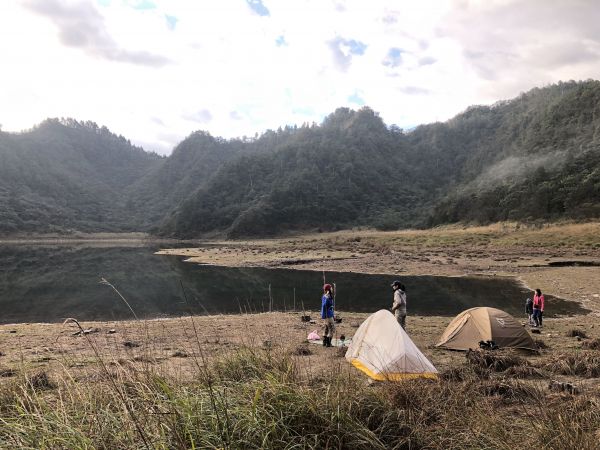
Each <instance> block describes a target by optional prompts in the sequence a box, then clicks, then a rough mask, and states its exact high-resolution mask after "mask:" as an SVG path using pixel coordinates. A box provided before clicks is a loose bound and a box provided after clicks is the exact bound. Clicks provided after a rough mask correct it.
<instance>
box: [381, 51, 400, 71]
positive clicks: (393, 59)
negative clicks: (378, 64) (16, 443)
mask: <svg viewBox="0 0 600 450" xmlns="http://www.w3.org/2000/svg"><path fill="white" fill-rule="evenodd" d="M382 64H383V65H384V66H387V67H398V66H399V65H400V64H402V49H400V48H397V47H392V48H390V49H389V50H388V52H387V55H386V57H385V59H384V60H383V63H382Z"/></svg>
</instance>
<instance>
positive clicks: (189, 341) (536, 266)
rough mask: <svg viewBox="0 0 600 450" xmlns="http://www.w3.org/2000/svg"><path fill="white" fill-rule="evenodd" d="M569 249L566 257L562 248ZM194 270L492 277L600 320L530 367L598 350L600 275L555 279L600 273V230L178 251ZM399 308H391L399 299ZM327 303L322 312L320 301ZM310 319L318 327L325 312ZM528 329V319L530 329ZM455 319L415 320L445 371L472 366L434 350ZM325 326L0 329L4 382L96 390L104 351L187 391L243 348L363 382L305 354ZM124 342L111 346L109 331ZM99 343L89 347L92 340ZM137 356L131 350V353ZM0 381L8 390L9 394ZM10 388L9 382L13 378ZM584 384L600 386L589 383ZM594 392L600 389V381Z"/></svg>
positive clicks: (283, 242) (323, 238) (329, 358)
mask: <svg viewBox="0 0 600 450" xmlns="http://www.w3.org/2000/svg"><path fill="white" fill-rule="evenodd" d="M563 242H566V243H567V244H568V246H566V247H565V246H563V245H562V243H563ZM161 253H165V254H178V255H184V256H187V257H189V258H190V260H191V261H194V262H198V263H206V264H219V265H226V266H266V267H287V268H302V269H313V270H326V271H334V270H335V271H351V272H368V273H388V274H398V275H399V276H402V275H408V274H411V275H421V274H434V275H452V276H457V275H467V274H485V275H496V276H501V275H503V276H514V277H516V278H518V279H521V280H523V281H524V282H525V283H526V284H527V285H528V286H530V287H532V288H533V287H539V288H541V289H542V290H543V291H544V292H547V293H551V294H554V295H558V296H560V297H564V298H568V299H573V300H579V301H581V302H583V303H584V305H585V306H586V307H587V308H590V309H592V310H593V312H592V313H591V314H590V315H587V316H576V317H570V318H560V319H546V320H545V321H544V324H545V326H544V329H543V331H542V334H541V335H535V336H534V337H537V338H541V339H542V340H543V341H544V342H545V343H546V344H547V345H549V346H550V349H549V350H544V351H542V354H541V355H537V356H535V355H527V357H528V358H530V359H532V360H536V359H539V358H548V357H552V356H556V355H560V354H562V353H564V352H569V353H572V352H576V351H577V350H578V349H579V348H581V344H582V343H581V342H579V341H578V340H577V339H575V338H569V337H566V334H567V331H568V330H570V329H573V328H579V329H582V330H585V331H586V333H587V334H588V335H589V336H590V337H591V338H600V319H599V318H598V317H599V316H600V298H599V297H600V267H549V266H548V263H549V262H552V261H560V260H563V261H567V260H579V261H592V262H599V261H600V224H588V225H581V226H568V227H567V228H565V227H562V228H560V229H558V230H557V229H548V228H544V229H542V230H525V231H522V230H519V229H514V228H513V229H512V230H511V229H508V230H506V229H504V228H502V227H497V228H494V227H486V228H477V229H470V230H467V231H465V230H460V229H444V230H437V231H433V232H432V231H429V232H420V231H419V232H417V231H415V232H395V233H376V232H365V231H356V232H340V233H331V234H318V235H314V236H303V237H297V238H286V239H277V240H261V241H238V242H220V243H216V245H214V243H213V245H210V246H207V247H200V248H189V249H171V250H164V251H162V252H161ZM390 297H391V296H390ZM317 302H318V300H317ZM318 306H319V305H315V306H314V308H315V309H314V310H313V311H312V312H311V313H310V314H311V316H312V317H313V318H316V317H317V312H316V308H317V307H318ZM340 314H341V316H342V317H343V322H342V323H341V324H340V326H339V327H338V335H339V334H342V333H343V334H345V335H346V336H352V335H353V334H354V330H355V329H356V327H358V325H359V324H360V323H361V322H362V320H364V318H365V317H366V314H354V313H344V312H341V313H340ZM521 319H522V318H519V320H521ZM449 321H450V318H447V317H414V316H410V311H409V318H408V327H407V331H408V333H409V335H410V336H411V338H412V339H413V340H414V342H415V343H416V344H417V346H418V347H419V348H421V349H422V351H423V352H424V353H425V354H426V355H427V356H428V357H429V358H430V359H431V360H432V362H433V363H434V364H435V365H436V366H437V367H438V369H439V370H444V369H446V368H448V367H451V366H453V365H456V364H460V363H462V361H464V354H463V353H460V352H449V351H443V350H438V349H434V348H433V347H432V345H433V344H434V343H435V342H436V341H437V339H438V337H439V336H440V335H441V333H442V332H443V330H444V329H445V327H446V325H447V324H448V323H449ZM319 322H320V321H319V320H316V321H315V323H303V322H301V321H300V314H299V313H264V314H256V315H232V316H225V315H220V316H204V317H196V318H194V319H193V321H192V319H191V318H181V319H166V320H151V321H145V322H101V323H100V322H98V323H91V322H88V323H83V324H82V326H83V327H84V328H86V329H95V330H94V332H92V333H90V334H88V335H87V336H74V335H73V333H74V332H76V331H77V329H76V328H74V326H73V324H66V325H61V324H14V325H2V326H0V352H1V353H2V355H1V356H0V375H2V374H3V373H4V374H7V375H10V374H11V373H12V374H15V375H17V374H18V373H20V372H23V371H25V370H28V369H31V368H35V367H42V368H44V369H45V370H49V371H50V372H52V371H54V370H57V369H62V368H64V367H67V368H69V372H70V373H71V374H72V376H73V377H75V378H76V379H81V380H93V379H94V377H95V376H97V373H98V371H99V365H98V358H97V355H96V353H95V350H96V351H97V352H98V353H99V354H100V355H101V357H102V358H103V359H104V360H106V361H111V362H112V363H115V364H122V365H129V366H131V367H133V368H134V369H135V368H137V369H140V370H141V369H143V368H144V367H145V365H147V364H151V365H152V366H153V367H154V368H155V369H157V370H165V371H168V372H169V373H172V374H173V373H174V374H176V375H178V376H180V377H181V378H182V379H185V377H186V373H188V372H190V371H189V370H188V369H189V368H190V367H192V366H196V365H201V364H205V363H206V362H207V361H209V360H210V359H211V358H215V357H220V356H222V355H223V354H225V353H226V352H227V351H229V350H232V349H236V348H239V347H240V346H246V345H248V346H252V347H255V348H267V347H271V348H274V349H279V350H282V351H285V352H291V353H296V352H297V351H298V349H304V348H308V350H309V353H310V354H309V355H305V356H298V358H299V359H300V360H301V361H302V362H303V364H302V367H304V368H305V370H306V371H307V373H309V372H323V371H328V370H333V369H335V368H342V370H349V371H353V370H355V369H354V368H353V367H351V366H350V365H349V364H347V363H346V362H345V360H344V358H342V355H343V351H341V352H340V351H338V350H337V349H333V348H332V349H326V348H323V347H321V346H317V345H313V344H307V343H306V336H307V335H308V333H309V332H310V331H312V330H315V329H316V330H317V331H318V332H319V333H320V331H321V326H320V323H319ZM111 329H114V331H115V332H114V333H112V334H109V333H108V332H109V330H111ZM88 338H89V340H88ZM127 342H129V343H133V344H134V345H139V346H133V347H131V346H129V347H128V346H126V343H127ZM2 379H3V378H2V377H0V382H2ZM5 379H8V378H5ZM575 381H576V382H578V383H581V384H586V383H587V384H590V383H591V384H593V383H592V382H590V381H586V380H583V379H580V380H575ZM592 381H593V380H592Z"/></svg>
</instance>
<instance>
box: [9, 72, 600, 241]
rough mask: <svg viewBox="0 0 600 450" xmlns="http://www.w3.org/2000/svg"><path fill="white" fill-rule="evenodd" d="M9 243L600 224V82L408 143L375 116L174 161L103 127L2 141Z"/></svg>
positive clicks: (46, 126) (343, 118) (58, 125)
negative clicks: (46, 238)
mask: <svg viewBox="0 0 600 450" xmlns="http://www.w3.org/2000/svg"><path fill="white" fill-rule="evenodd" d="M0 208H1V209H0V232H2V233H5V234H6V233H12V232H20V231H26V232H29V231H31V232H48V231H67V230H72V229H77V230H82V231H128V230H138V231H152V232H154V233H158V234H162V235H168V236H176V237H198V236H202V235H207V234H211V235H215V234H219V235H227V236H229V237H239V236H266V235H273V234H277V233H282V232H286V231H301V230H315V229H322V230H335V229H340V228H346V227H351V226H359V225H364V226H374V227H377V228H381V229H397V228H403V227H427V226H432V225H437V224H442V223H449V222H458V221H463V222H473V223H487V222H493V221H498V220H538V219H540V220H556V219H562V218H574V219H587V218H597V217H600V82H598V81H586V82H568V83H559V84H557V85H553V86H549V87H545V88H538V89H533V90H531V91H529V92H527V93H524V94H522V95H520V96H519V97H517V98H515V99H512V100H508V101H502V102H498V103H496V104H494V105H492V106H474V107H470V108H468V109H467V110H466V111H465V112H463V113H461V114H459V115H457V116H456V117H454V118H453V119H451V120H449V121H447V122H444V123H434V124H429V125H422V126H419V127H417V128H416V129H414V130H412V131H411V132H403V131H402V130H400V129H399V128H397V127H395V126H388V125H386V124H385V123H384V122H383V121H382V120H381V118H380V117H379V116H378V114H377V113H376V112H374V111H372V110H371V109H369V108H362V109H360V110H358V111H353V110H350V109H348V108H340V109H338V110H336V111H335V112H333V113H332V114H331V115H329V116H328V117H326V118H325V120H324V121H323V123H322V124H320V125H316V124H310V125H309V124H305V125H303V126H300V127H296V126H294V127H289V126H288V127H285V128H280V129H279V130H276V131H267V132H265V133H263V134H262V135H261V136H259V137H257V138H255V139H230V140H225V139H221V138H215V137H212V136H211V135H210V134H208V133H206V132H202V131H198V132H195V133H192V134H191V135H190V136H189V137H188V138H186V139H185V140H184V141H182V142H181V143H180V144H179V145H178V146H177V147H176V148H175V150H174V151H173V153H172V155H171V156H169V157H168V158H162V157H159V156H157V155H155V154H149V153H146V152H144V151H143V150H142V149H140V148H138V147H135V146H132V145H131V144H130V143H129V142H128V141H127V140H126V139H125V138H123V137H120V136H116V135H114V134H112V133H110V131H108V130H107V129H106V128H104V127H102V128H99V127H98V126H97V125H96V124H94V123H92V122H84V123H83V122H77V121H74V120H48V121H46V122H44V123H42V124H40V125H39V126H37V127H35V128H34V129H33V130H30V131H28V132H24V133H18V134H14V133H2V132H0Z"/></svg>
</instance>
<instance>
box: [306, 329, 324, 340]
mask: <svg viewBox="0 0 600 450" xmlns="http://www.w3.org/2000/svg"><path fill="white" fill-rule="evenodd" d="M306 339H308V340H309V341H318V340H320V339H321V337H320V336H319V335H318V334H317V330H313V331H311V332H310V333H308V337H307V338H306Z"/></svg>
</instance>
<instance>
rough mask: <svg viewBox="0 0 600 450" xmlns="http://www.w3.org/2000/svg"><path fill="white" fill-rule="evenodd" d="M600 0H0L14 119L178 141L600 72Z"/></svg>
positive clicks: (401, 121) (421, 110) (449, 108)
mask: <svg viewBox="0 0 600 450" xmlns="http://www.w3.org/2000/svg"><path fill="white" fill-rule="evenodd" d="M599 23H600V5H599V3H598V1H597V0H482V1H468V0H456V1H450V0H414V1H409V0H393V1H386V0H381V1H379V0H368V1H367V0H356V1H355V0H2V1H0V58H1V66H0V124H1V126H2V130H4V131H21V130H25V129H29V128H31V127H32V126H34V125H36V124H38V123H39V122H41V121H43V120H44V119H46V118H48V117H71V118H75V119H78V120H91V121H94V122H96V123H97V124H98V125H105V126H107V127H108V128H109V129H110V130H111V131H113V132H114V133H117V134H121V135H123V136H125V137H126V138H127V139H130V140H131V141H132V142H133V143H134V144H137V145H140V146H142V147H144V148H145V149H146V150H148V151H155V152H157V153H161V154H169V153H170V152H171V151H172V149H173V148H174V147H175V146H176V145H177V143H178V142H180V141H181V140H183V139H184V138H185V137H186V136H188V135H189V134H190V133H192V132H194V131H196V130H206V131H209V132H210V133H211V134H212V135H214V136H222V137H225V138H232V137H242V136H248V137H252V136H254V135H255V133H259V134H260V133H262V132H264V131H265V130H267V129H277V128H278V127H280V126H285V125H293V124H297V125H302V124H303V123H307V122H308V123H312V122H316V123H320V122H321V121H322V120H323V118H324V117H325V116H326V115H328V114H330V113H332V112H333V111H334V110H335V109H336V108H338V107H343V106H345V107H350V108H353V109H358V108H360V107H362V106H369V107H371V108H372V109H373V110H375V111H376V112H378V113H379V114H380V116H381V117H382V118H383V120H384V121H385V122H386V123H387V124H388V125H392V124H395V125H397V126H399V127H401V128H404V129H411V128H413V127H415V126H416V125H419V124H423V123H430V122H435V121H444V120H447V119H449V118H451V117H453V116H454V115H456V114H458V113H460V112H461V111H463V110H464V109H466V108H467V107H468V106H470V105H474V104H492V103H494V102H495V101H498V100H503V99H508V98H512V97H515V96H517V95H518V94H519V93H521V92H525V91H527V90H529V89H531V88H533V87H536V86H537V87H542V86H545V85H548V84H551V83H555V82H558V81H561V80H563V81H567V80H572V79H573V80H585V79H590V78H592V79H598V78H600V26H598V24H599Z"/></svg>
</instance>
